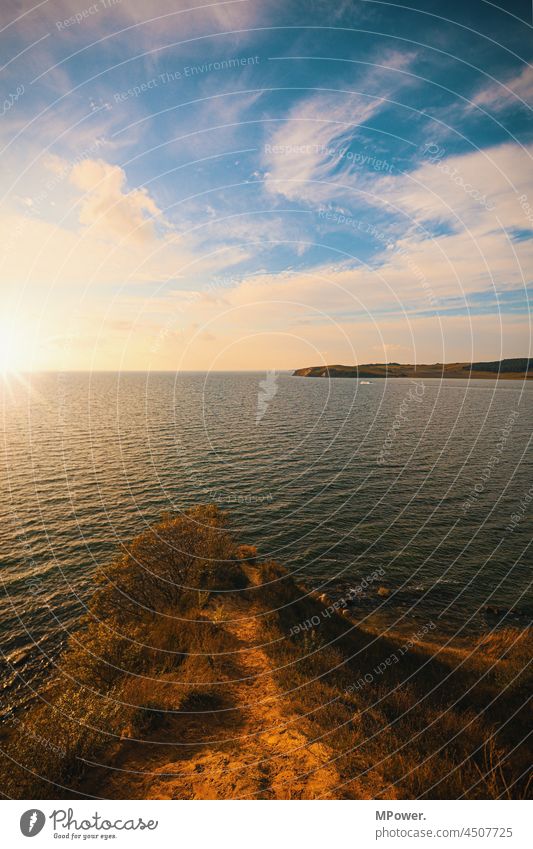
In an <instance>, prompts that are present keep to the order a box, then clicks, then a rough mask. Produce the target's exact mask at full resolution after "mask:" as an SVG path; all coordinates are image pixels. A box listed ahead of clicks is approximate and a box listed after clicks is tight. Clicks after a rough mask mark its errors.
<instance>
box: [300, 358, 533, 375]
mask: <svg viewBox="0 0 533 849" xmlns="http://www.w3.org/2000/svg"><path fill="white" fill-rule="evenodd" d="M293 377H355V378H378V377H386V378H393V377H409V378H418V379H423V378H446V379H448V378H459V379H462V380H467V379H468V378H471V379H475V380H480V379H485V380H494V379H496V378H498V379H500V380H531V379H532V378H533V360H530V359H528V358H527V357H520V358H515V359H507V360H497V361H494V362H481V363H433V364H432V365H423V364H418V365H411V364H402V363H366V364H363V365H360V366H342V365H322V366H308V367H306V368H299V369H296V371H294V372H293Z"/></svg>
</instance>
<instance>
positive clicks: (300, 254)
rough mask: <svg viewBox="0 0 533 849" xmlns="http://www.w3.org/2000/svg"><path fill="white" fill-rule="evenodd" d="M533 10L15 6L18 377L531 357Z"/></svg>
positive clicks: (271, 2) (11, 336)
mask: <svg viewBox="0 0 533 849" xmlns="http://www.w3.org/2000/svg"><path fill="white" fill-rule="evenodd" d="M531 35H532V7H531V0H525V2H519V0H510V2H509V1H508V2H506V3H505V9H504V8H503V7H499V6H498V5H497V4H495V3H489V2H482V0H469V2H468V3H465V2H464V0H462V2H455V0H452V1H451V2H450V0H447V2H442V1H441V2H436V0H424V2H422V0H411V2H409V5H407V4H406V5H400V4H396V3H390V2H378V0H337V2H326V0H307V1H306V2H304V0H283V2H281V0H226V2H218V3H208V2H204V0H177V2H176V0H157V2H156V0H98V2H95V3H93V4H91V3H90V2H88V0H41V2H36V3H33V2H31V0H23V2H21V1H20V0H16V1H15V0H3V3H2V6H1V10H0V40H1V53H0V56H1V61H2V63H3V66H2V90H3V95H2V97H3V105H2V106H1V107H0V117H1V121H0V149H1V151H2V154H1V156H0V163H1V164H0V168H1V172H2V189H1V195H2V200H1V204H0V216H1V219H2V221H1V226H2V233H3V237H2V243H1V244H0V263H1V268H2V272H1V277H0V306H1V319H0V370H4V371H9V370H17V369H21V370H25V369H28V370H30V369H33V370H40V369H44V370H86V369H88V370H92V369H96V370H101V369H104V370H120V369H125V370H163V369H169V370H227V369H231V370H235V369H238V370H241V369H242V370H247V369H254V370H255V369H280V370H281V369H294V368H300V367H304V366H308V365H319V364H323V363H331V364H332V363H346V364H352V363H366V362H386V361H393V362H411V363H413V362H420V363H426V362H429V363H434V362H455V361H473V360H486V359H489V360H496V359H500V358H502V357H515V356H527V355H529V354H530V351H531V337H530V332H531V323H530V318H529V300H528V297H529V296H530V295H531V281H532V276H533V274H532V271H533V262H532V260H533V168H532V163H531V155H532V152H533V122H532V120H531V119H532V102H533V68H532V66H531V65H530V64H529V62H530V61H531V57H532V53H533V41H532V38H531Z"/></svg>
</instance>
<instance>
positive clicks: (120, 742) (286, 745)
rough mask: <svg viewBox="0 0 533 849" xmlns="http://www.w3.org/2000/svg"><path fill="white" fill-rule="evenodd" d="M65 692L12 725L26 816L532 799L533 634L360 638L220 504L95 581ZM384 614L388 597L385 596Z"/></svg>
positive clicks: (7, 771)
mask: <svg viewBox="0 0 533 849" xmlns="http://www.w3.org/2000/svg"><path fill="white" fill-rule="evenodd" d="M96 586H97V589H96V592H95V594H94V597H93V599H92V601H91V602H90V604H89V607H88V611H87V615H86V616H85V618H84V620H83V622H82V625H81V629H80V631H79V632H78V633H75V634H73V635H72V637H71V640H70V643H69V645H68V647H67V649H66V650H65V652H64V653H63V655H62V657H61V658H60V661H59V664H58V666H57V670H56V673H55V676H54V678H53V679H52V680H51V682H50V684H49V686H48V687H47V688H46V690H44V691H42V692H41V693H40V694H38V698H37V699H36V701H35V703H34V705H33V706H32V707H31V709H30V710H29V711H28V712H27V713H26V714H24V715H23V716H22V717H20V718H18V719H17V720H16V721H15V722H13V723H12V726H11V728H10V730H9V734H8V739H7V745H6V746H5V747H4V748H5V753H4V755H3V761H2V764H3V766H2V787H3V792H4V793H5V794H6V795H8V796H10V797H13V798H83V797H87V796H89V797H97V798H112V799H136V798H138V799H143V798H147V799H148V798H149V799H152V798H153V799H237V798H250V799H251V798H260V799H315V798H320V799H342V798H355V799H365V798H366V799H368V798H381V799H394V798H399V799H414V798H422V797H427V798H459V797H462V798H499V797H500V796H502V795H503V796H508V795H512V796H513V797H515V798H516V797H520V796H524V795H525V794H526V793H527V783H526V781H527V778H526V776H527V753H526V752H525V751H524V750H523V748H522V747H521V745H520V744H521V741H522V738H523V734H524V728H525V727H526V724H527V723H526V710H527V707H526V705H525V700H524V693H525V692H527V688H528V686H529V687H530V684H531V679H530V678H529V679H528V678H527V677H526V676H527V671H526V670H527V661H528V658H529V657H530V655H531V648H532V644H533V640H532V638H531V633H530V631H527V630H526V631H522V632H521V631H517V630H513V629H508V630H505V631H501V632H499V633H494V634H492V635H488V636H486V637H484V638H480V639H479V640H473V641H471V642H470V643H469V644H468V645H466V644H455V645H445V644H444V642H442V643H439V636H438V628H437V627H436V626H435V624H434V623H433V624H428V626H427V627H426V628H425V629H422V630H419V631H418V632H417V633H416V635H415V634H412V635H411V637H410V638H406V636H405V634H404V635H403V636H400V635H394V634H388V635H387V636H385V635H380V634H377V633H372V632H370V631H367V630H365V629H364V628H363V627H360V626H358V625H357V624H356V620H355V619H354V618H353V616H354V615H355V614H356V612H357V607H356V606H355V608H354V609H353V610H352V608H350V610H351V611H352V612H351V613H348V611H347V609H345V607H344V606H343V605H341V604H339V603H338V602H337V603H332V602H331V600H330V599H329V598H328V597H327V596H326V595H323V594H316V593H309V592H308V591H306V590H305V588H304V587H302V586H300V585H299V584H298V583H296V582H295V581H294V580H293V579H292V577H291V576H290V574H289V573H288V571H287V570H286V569H285V568H283V567H282V566H281V565H279V564H277V563H274V562H272V561H266V562H261V561H260V559H259V556H258V553H257V551H256V550H255V549H254V548H253V547H251V546H243V545H240V544H239V542H238V541H237V540H236V539H235V538H234V536H233V534H232V533H231V530H230V529H228V527H227V517H226V516H225V515H224V514H223V513H221V512H220V511H219V510H218V508H217V507H215V506H213V505H208V506H203V507H197V508H194V509H191V510H189V511H187V512H186V513H183V514H180V515H179V516H170V515H169V516H165V517H163V519H162V520H161V522H159V523H158V524H157V525H155V526H154V527H153V528H151V529H149V530H147V531H145V532H144V533H142V534H141V535H140V536H139V537H137V538H136V539H135V540H133V541H132V542H131V543H130V544H128V545H125V546H124V548H123V550H122V553H121V554H120V556H118V557H117V559H116V560H115V561H114V562H113V563H111V564H108V565H107V566H106V567H103V568H102V569H101V570H100V571H99V573H98V575H97V577H96ZM379 595H383V596H385V595H387V594H386V593H385V592H383V593H379Z"/></svg>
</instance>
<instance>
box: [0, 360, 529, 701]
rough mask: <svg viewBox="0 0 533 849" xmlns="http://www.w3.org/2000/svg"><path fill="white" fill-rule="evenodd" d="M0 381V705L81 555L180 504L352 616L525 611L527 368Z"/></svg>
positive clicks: (506, 620)
mask: <svg viewBox="0 0 533 849" xmlns="http://www.w3.org/2000/svg"><path fill="white" fill-rule="evenodd" d="M0 397H1V403H2V432H3V444H2V467H1V472H0V474H1V476H2V499H1V502H0V543H1V544H0V563H1V576H2V596H1V601H0V603H1V617H0V622H1V625H0V629H1V637H0V645H1V649H2V657H3V667H4V669H3V677H2V681H3V697H4V698H3V710H4V711H11V710H13V709H16V708H17V707H19V706H22V705H23V704H24V703H25V702H27V701H28V700H30V699H31V698H32V697H33V695H34V693H35V692H36V691H37V690H38V689H39V688H40V687H41V686H42V685H43V683H45V682H46V680H47V679H48V678H49V676H50V675H52V674H53V669H54V664H55V663H56V661H57V658H58V656H59V655H60V653H61V650H62V649H63V647H64V646H65V644H66V642H67V640H68V637H69V634H70V633H72V632H73V631H75V630H76V628H77V627H78V624H79V620H80V617H81V616H82V615H83V613H84V609H85V605H86V602H87V600H88V598H89V597H90V596H91V594H92V592H93V590H94V574H95V570H96V569H97V568H98V567H99V566H102V565H104V566H105V564H106V563H108V562H110V560H112V558H113V557H114V556H115V555H116V553H117V552H118V551H119V550H120V546H121V544H123V543H124V542H126V541H128V540H129V539H131V538H132V537H134V536H135V535H137V534H139V533H140V532H142V531H143V530H144V529H145V528H146V527H147V526H148V525H150V524H151V523H153V522H154V521H156V520H157V519H158V518H159V517H160V516H161V514H162V513H164V512H169V511H170V512H173V513H176V514H178V513H179V512H180V511H182V510H184V509H186V508H187V507H190V506H192V505H195V504H201V503H213V502H214V503H217V504H218V505H219V506H220V508H221V509H223V510H225V511H227V514H228V521H229V522H230V523H231V526H232V528H233V530H234V532H235V534H236V536H237V537H238V538H239V540H240V541H242V542H243V543H247V544H250V545H256V546H257V547H258V549H259V554H260V557H261V558H262V559H273V560H276V561H278V562H280V563H282V564H283V565H284V566H285V567H286V568H287V570H288V571H289V572H290V573H291V574H292V575H293V576H294V577H295V579H296V580H298V581H299V582H301V583H302V585H303V586H305V587H306V588H308V589H310V590H311V589H312V590H315V591H317V592H324V593H326V595H327V596H328V597H329V598H331V599H333V600H342V606H343V607H349V615H350V617H351V618H352V619H353V621H354V622H357V623H358V624H359V625H360V626H361V627H363V628H368V629H374V630H376V629H379V631H380V632H382V633H385V632H400V633H405V634H410V633H412V634H416V633H419V632H420V630H422V631H423V632H424V628H425V629H426V632H428V626H429V625H430V623H431V626H430V632H431V635H432V639H437V640H438V639H440V640H449V639H456V640H457V639H471V638H472V637H477V636H479V635H482V634H484V633H486V632H487V631H491V630H494V629H499V628H504V627H515V628H521V627H525V626H527V625H528V624H530V622H531V617H532V614H533V599H532V594H531V565H532V562H533V560H532V557H531V551H530V545H531V527H532V523H531V514H532V504H533V475H532V469H533V458H532V453H531V450H530V442H531V433H532V424H533V404H532V401H533V383H532V382H529V383H528V382H522V381H509V380H501V381H496V380H494V381H493V380H471V379H465V380H457V379H453V380H439V379H434V378H432V379H425V380H422V379H416V380H410V379H407V378H405V379H404V378H396V379H391V380H384V379H373V380H367V381H365V380H357V379H342V378H336V379H327V378H299V377H293V376H292V375H291V374H290V373H285V372H276V371H268V372H231V373H230V372H210V373H203V372H202V373H199V372H194V373H193V372H180V373H170V372H159V373H154V372H151V373H140V372H125V373H124V372H122V373H107V372H106V373H103V372H99V373H42V374H32V375H22V376H21V375H19V376H12V377H10V378H6V379H4V380H3V382H0ZM346 599H348V601H346V602H345V600H346Z"/></svg>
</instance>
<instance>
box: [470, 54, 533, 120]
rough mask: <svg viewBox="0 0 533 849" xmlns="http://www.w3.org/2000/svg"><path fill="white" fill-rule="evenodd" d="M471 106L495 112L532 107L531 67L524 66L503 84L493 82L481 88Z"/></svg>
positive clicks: (532, 74) (532, 68)
mask: <svg viewBox="0 0 533 849" xmlns="http://www.w3.org/2000/svg"><path fill="white" fill-rule="evenodd" d="M472 104H475V105H476V106H482V107H483V108H488V109H489V110H491V109H492V110H495V111H497V112H500V111H503V110H504V109H510V108H511V107H515V108H516V107H517V106H522V107H524V106H525V107H526V108H529V109H531V108H532V107H533V66H531V65H526V66H525V68H524V69H523V70H522V71H521V72H520V73H519V74H517V75H516V76H514V77H511V79H508V80H506V81H505V82H503V81H502V82H493V83H490V84H489V85H487V86H485V87H484V88H482V89H481V90H480V91H479V92H478V93H477V94H476V95H475V96H474V97H473V98H472Z"/></svg>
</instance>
